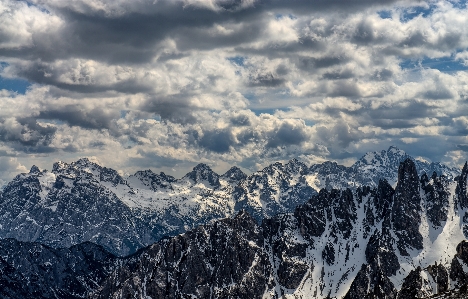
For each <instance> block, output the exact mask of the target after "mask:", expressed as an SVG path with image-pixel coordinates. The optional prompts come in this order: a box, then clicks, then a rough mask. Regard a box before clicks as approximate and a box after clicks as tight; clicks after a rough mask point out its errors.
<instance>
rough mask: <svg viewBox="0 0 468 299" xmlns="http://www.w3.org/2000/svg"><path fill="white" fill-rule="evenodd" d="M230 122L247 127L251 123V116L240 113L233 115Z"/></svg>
mask: <svg viewBox="0 0 468 299" xmlns="http://www.w3.org/2000/svg"><path fill="white" fill-rule="evenodd" d="M230 122H231V124H232V125H233V126H236V127H247V126H250V125H251V122H250V118H249V116H248V115H245V114H239V115H235V116H233V117H231V118H230Z"/></svg>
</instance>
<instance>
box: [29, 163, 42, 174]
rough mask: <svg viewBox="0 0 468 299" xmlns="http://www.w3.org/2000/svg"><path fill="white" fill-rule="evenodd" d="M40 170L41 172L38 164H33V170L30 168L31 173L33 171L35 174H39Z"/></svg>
mask: <svg viewBox="0 0 468 299" xmlns="http://www.w3.org/2000/svg"><path fill="white" fill-rule="evenodd" d="M40 172H41V170H40V169H39V167H37V166H36V165H33V166H32V167H31V170H29V173H31V174H33V173H34V174H37V173H40Z"/></svg>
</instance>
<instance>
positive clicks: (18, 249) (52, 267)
mask: <svg viewBox="0 0 468 299" xmlns="http://www.w3.org/2000/svg"><path fill="white" fill-rule="evenodd" d="M117 260H118V259H117V258H116V257H115V256H114V255H112V254H110V253H108V252H107V251H105V250H104V249H103V248H102V247H101V246H98V245H95V244H93V243H90V242H86V243H82V244H79V245H75V246H73V247H71V248H69V249H53V248H50V247H47V246H44V245H41V244H39V243H29V242H21V241H17V240H15V239H3V240H0V286H1V287H0V297H1V298H5V299H7V298H8V299H10V298H11V299H16V298H64V299H65V298H70V299H74V298H87V297H88V296H89V295H90V294H92V293H93V292H94V291H96V289H97V288H98V286H99V285H101V284H102V283H103V282H104V279H105V278H107V277H108V276H109V274H110V273H111V272H112V270H114V269H115V267H117V265H118V262H117Z"/></svg>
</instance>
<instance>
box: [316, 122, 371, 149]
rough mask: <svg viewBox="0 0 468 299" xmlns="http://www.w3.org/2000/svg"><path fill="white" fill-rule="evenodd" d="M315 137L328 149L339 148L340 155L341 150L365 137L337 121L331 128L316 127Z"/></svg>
mask: <svg viewBox="0 0 468 299" xmlns="http://www.w3.org/2000/svg"><path fill="white" fill-rule="evenodd" d="M317 135H318V137H319V138H320V139H321V140H322V141H323V142H324V143H325V144H327V145H328V147H329V148H330V149H333V148H335V149H336V148H340V149H341V150H339V152H340V153H341V152H342V150H343V149H345V148H346V147H348V146H349V144H350V143H351V142H356V141H357V140H360V139H362V138H363V137H364V136H365V135H364V134H363V133H361V132H359V131H357V130H356V129H353V128H352V127H350V126H349V125H348V124H347V123H346V122H344V121H339V122H337V123H336V124H335V125H333V126H332V127H325V126H320V127H318V128H317Z"/></svg>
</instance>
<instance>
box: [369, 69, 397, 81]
mask: <svg viewBox="0 0 468 299" xmlns="http://www.w3.org/2000/svg"><path fill="white" fill-rule="evenodd" d="M392 77H393V72H392V71H391V70H388V69H381V70H376V71H375V72H374V73H373V74H372V76H371V79H372V80H375V81H388V80H390V79H391V78H392Z"/></svg>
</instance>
